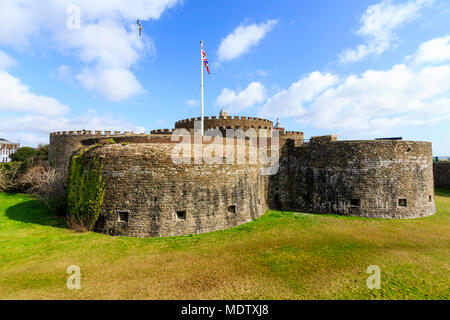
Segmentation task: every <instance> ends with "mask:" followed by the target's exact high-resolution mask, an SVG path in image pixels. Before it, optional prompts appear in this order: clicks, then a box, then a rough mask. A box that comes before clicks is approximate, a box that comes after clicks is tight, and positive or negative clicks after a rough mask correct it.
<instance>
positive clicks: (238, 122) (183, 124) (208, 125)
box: [175, 116, 273, 130]
mask: <svg viewBox="0 0 450 320" xmlns="http://www.w3.org/2000/svg"><path fill="white" fill-rule="evenodd" d="M196 121H201V118H200V117H199V118H190V119H184V120H180V121H178V122H176V123H175V128H176V129H188V130H189V129H194V128H195V122H196ZM204 128H205V130H208V129H212V128H226V129H244V130H247V129H250V128H252V129H272V128H273V122H272V121H270V120H267V119H262V118H254V117H239V116H235V117H230V116H219V117H215V116H213V117H205V118H204Z"/></svg>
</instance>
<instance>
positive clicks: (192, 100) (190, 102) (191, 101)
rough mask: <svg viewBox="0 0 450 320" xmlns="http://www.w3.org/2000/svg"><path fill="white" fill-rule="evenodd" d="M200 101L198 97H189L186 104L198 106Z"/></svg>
mask: <svg viewBox="0 0 450 320" xmlns="http://www.w3.org/2000/svg"><path fill="white" fill-rule="evenodd" d="M199 104H200V103H199V102H198V100H197V99H189V100H186V105H187V106H189V107H197V106H198V105H199Z"/></svg>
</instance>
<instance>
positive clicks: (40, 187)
mask: <svg viewBox="0 0 450 320" xmlns="http://www.w3.org/2000/svg"><path fill="white" fill-rule="evenodd" d="M66 180H67V171H66V170H65V169H64V168H61V167H60V168H52V167H50V166H49V165H43V164H40V165H37V166H33V167H30V168H29V169H28V170H27V171H26V172H25V173H24V174H23V176H22V177H21V178H20V179H19V183H20V185H21V188H22V189H23V190H25V192H28V193H32V194H35V195H36V196H37V197H38V199H40V200H42V201H43V202H44V203H45V205H46V206H47V207H48V208H49V209H50V211H52V212H54V213H56V214H58V215H64V214H65V213H66V207H67V205H66V203H67V202H66V200H67V196H66V190H67V185H66Z"/></svg>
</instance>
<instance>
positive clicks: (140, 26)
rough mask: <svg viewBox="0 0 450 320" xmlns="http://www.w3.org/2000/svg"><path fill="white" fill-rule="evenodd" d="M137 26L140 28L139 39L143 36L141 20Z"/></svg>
mask: <svg viewBox="0 0 450 320" xmlns="http://www.w3.org/2000/svg"><path fill="white" fill-rule="evenodd" d="M137 24H138V26H139V37H140V36H142V29H143V28H142V25H141V22H140V21H139V20H138V21H137Z"/></svg>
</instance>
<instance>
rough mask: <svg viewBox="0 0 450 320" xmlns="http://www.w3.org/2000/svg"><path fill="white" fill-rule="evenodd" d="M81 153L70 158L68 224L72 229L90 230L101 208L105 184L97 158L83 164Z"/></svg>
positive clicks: (99, 161)
mask: <svg viewBox="0 0 450 320" xmlns="http://www.w3.org/2000/svg"><path fill="white" fill-rule="evenodd" d="M82 156H83V153H82V152H81V153H79V154H75V155H74V156H72V159H71V160H70V165H69V177H68V194H67V204H68V219H67V220H68V222H69V225H71V226H72V227H74V228H77V229H86V230H92V228H93V227H94V225H95V223H96V222H97V219H98V217H99V215H100V211H101V209H102V206H103V197H104V194H105V182H104V181H103V178H102V175H101V171H102V167H103V165H102V162H101V160H100V159H99V158H98V157H94V158H92V159H90V160H89V162H88V163H87V165H85V164H84V163H83V161H86V160H83V157H82Z"/></svg>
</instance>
